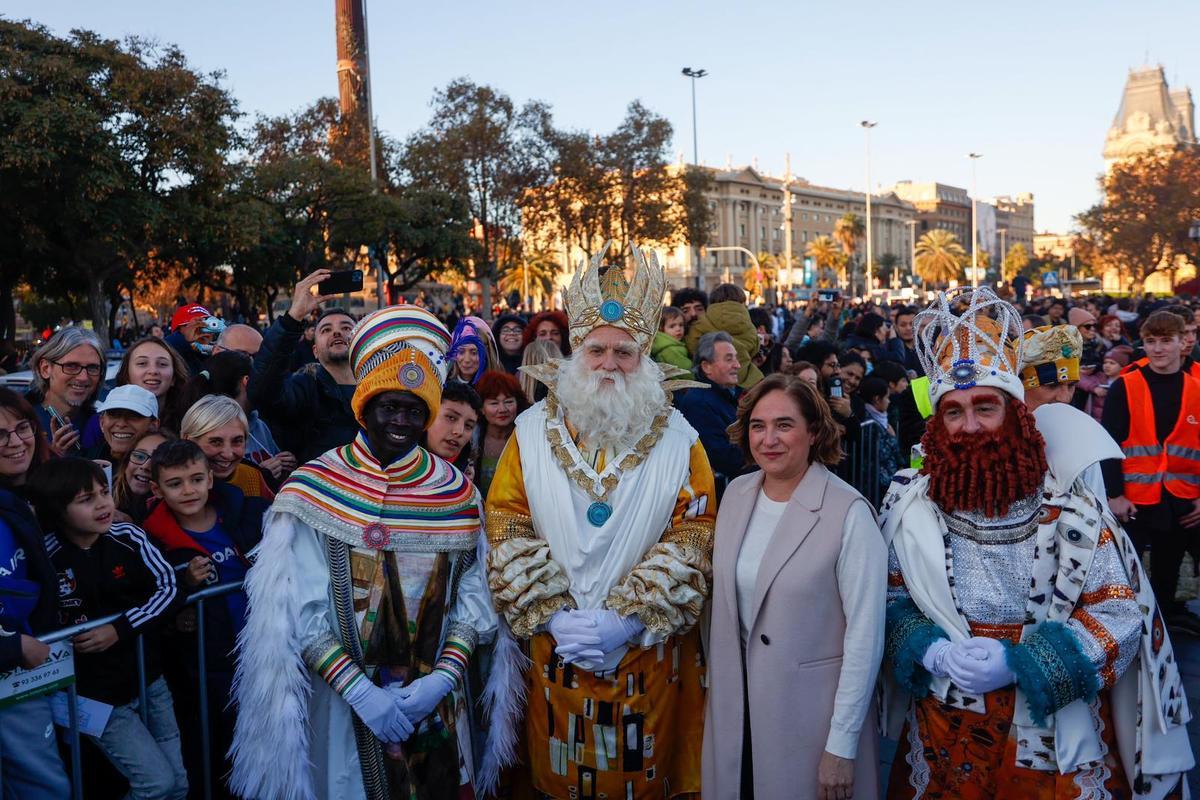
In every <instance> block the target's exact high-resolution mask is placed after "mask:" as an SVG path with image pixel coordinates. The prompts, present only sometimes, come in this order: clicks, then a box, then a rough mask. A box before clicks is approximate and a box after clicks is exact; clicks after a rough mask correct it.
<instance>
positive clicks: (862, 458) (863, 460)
mask: <svg viewBox="0 0 1200 800" xmlns="http://www.w3.org/2000/svg"><path fill="white" fill-rule="evenodd" d="M882 434H883V431H882V429H881V428H880V427H879V425H878V424H877V423H876V422H875V421H874V420H867V421H866V422H863V423H862V424H861V425H859V428H858V435H857V436H855V437H854V438H853V439H850V440H848V441H846V443H845V454H846V455H845V458H843V459H842V463H841V464H839V465H838V470H837V473H838V475H839V476H840V477H841V478H842V480H844V481H846V483H848V484H850V485H851V486H853V487H854V488H855V489H857V490H858V491H859V494H861V495H862V496H863V497H865V498H866V499H867V502H868V503H870V504H871V507H872V508H874V509H875V510H876V511H878V510H879V504H880V503H882V502H883V490H884V486H883V483H882V482H881V481H880V449H879V447H880V438H881V436H882Z"/></svg>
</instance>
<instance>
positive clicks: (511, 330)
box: [500, 325, 524, 336]
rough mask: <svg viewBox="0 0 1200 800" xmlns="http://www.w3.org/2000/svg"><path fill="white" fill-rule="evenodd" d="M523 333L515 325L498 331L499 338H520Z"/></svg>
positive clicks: (506, 326)
mask: <svg viewBox="0 0 1200 800" xmlns="http://www.w3.org/2000/svg"><path fill="white" fill-rule="evenodd" d="M522 333H524V331H523V330H522V329H521V328H520V327H519V326H517V325H505V326H504V327H503V328H501V329H500V335H501V336H520V335H521V334H522Z"/></svg>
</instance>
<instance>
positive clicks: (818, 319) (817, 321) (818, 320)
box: [804, 314, 825, 334]
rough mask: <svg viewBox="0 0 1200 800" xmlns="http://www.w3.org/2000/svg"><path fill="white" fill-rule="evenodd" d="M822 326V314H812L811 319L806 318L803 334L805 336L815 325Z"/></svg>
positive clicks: (823, 322) (823, 319)
mask: <svg viewBox="0 0 1200 800" xmlns="http://www.w3.org/2000/svg"><path fill="white" fill-rule="evenodd" d="M824 324H825V315H824V314H813V315H812V316H811V317H809V318H808V321H807V322H806V323H805V325H804V332H805V333H806V334H807V333H808V332H809V331H811V330H812V329H813V328H814V327H816V326H817V325H822V326H823V325H824Z"/></svg>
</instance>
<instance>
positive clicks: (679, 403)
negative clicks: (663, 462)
mask: <svg viewBox="0 0 1200 800" xmlns="http://www.w3.org/2000/svg"><path fill="white" fill-rule="evenodd" d="M697 380H699V381H701V382H703V383H707V384H708V387H707V388H704V389H688V390H687V391H686V392H684V393H683V394H682V395H678V396H676V398H675V407H676V408H677V409H679V413H681V414H683V417H684V419H686V420H687V421H688V422H689V423H690V424H691V426H692V427H693V428H695V429H696V433H698V434H700V443H701V444H702V445H703V446H704V452H705V453H707V454H708V462H709V464H711V465H712V468H713V472H714V473H717V485H718V487H721V486H723V485H724V484H725V483H727V482H728V481H731V480H733V479H734V478H736V477H737V476H739V475H741V474H742V473H744V472H746V471H747V467H746V457H745V455H744V454H743V453H742V449H741V448H740V447H738V446H737V445H735V444H734V443H733V442H731V441H729V434H728V433H726V432H725V429H726V428H728V427H729V426H730V425H732V424H733V422H734V420H735V419H737V404H738V399H739V398H741V396H742V395H743V394H744V393H745V390H744V389H742V388H741V387H734V388H733V389H723V388H721V387H719V386H717V385H716V384H714V383H713V382H712V381H710V380H708V379H707V378H704V377H700V378H697ZM722 478H723V480H722Z"/></svg>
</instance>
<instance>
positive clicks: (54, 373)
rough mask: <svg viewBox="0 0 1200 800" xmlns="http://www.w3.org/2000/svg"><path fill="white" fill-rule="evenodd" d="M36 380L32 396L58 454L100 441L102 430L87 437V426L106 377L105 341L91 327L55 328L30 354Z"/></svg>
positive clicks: (29, 396)
mask: <svg viewBox="0 0 1200 800" xmlns="http://www.w3.org/2000/svg"><path fill="white" fill-rule="evenodd" d="M29 368H30V369H31V370H32V371H33V382H32V384H31V385H30V388H29V393H28V394H27V395H26V399H27V400H28V401H29V404H30V405H31V406H33V409H34V411H35V412H36V413H37V415H38V420H39V421H40V422H41V424H42V430H43V431H45V433H46V440H47V441H48V442H49V443H50V450H51V451H52V452H53V453H54V454H55V455H57V456H66V455H79V453H80V452H81V450H82V449H86V448H90V447H92V446H94V445H96V444H98V443H99V441H101V440H100V437H99V436H98V433H99V430H98V429H94V430H96V434H95V435H91V436H90V440H89V441H84V438H83V433H84V428H85V427H86V426H87V423H88V420H90V419H91V418H92V416H93V415H94V414H95V413H96V410H95V408H94V404H95V402H96V397H97V395H99V393H100V382H101V381H103V380H104V346H103V345H102V344H100V338H99V337H98V336H96V334H95V333H94V332H92V331H89V330H87V329H86V328H80V327H77V326H74V325H71V326H68V327H66V328H63V329H62V330H60V331H58V332H57V333H55V334H54V335H53V336H51V337H50V338H49V339H47V340H46V343H45V344H43V345H42V346H41V347H39V348H38V349H37V350H36V351H35V352H34V354H33V358H32V359H30V362H29Z"/></svg>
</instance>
